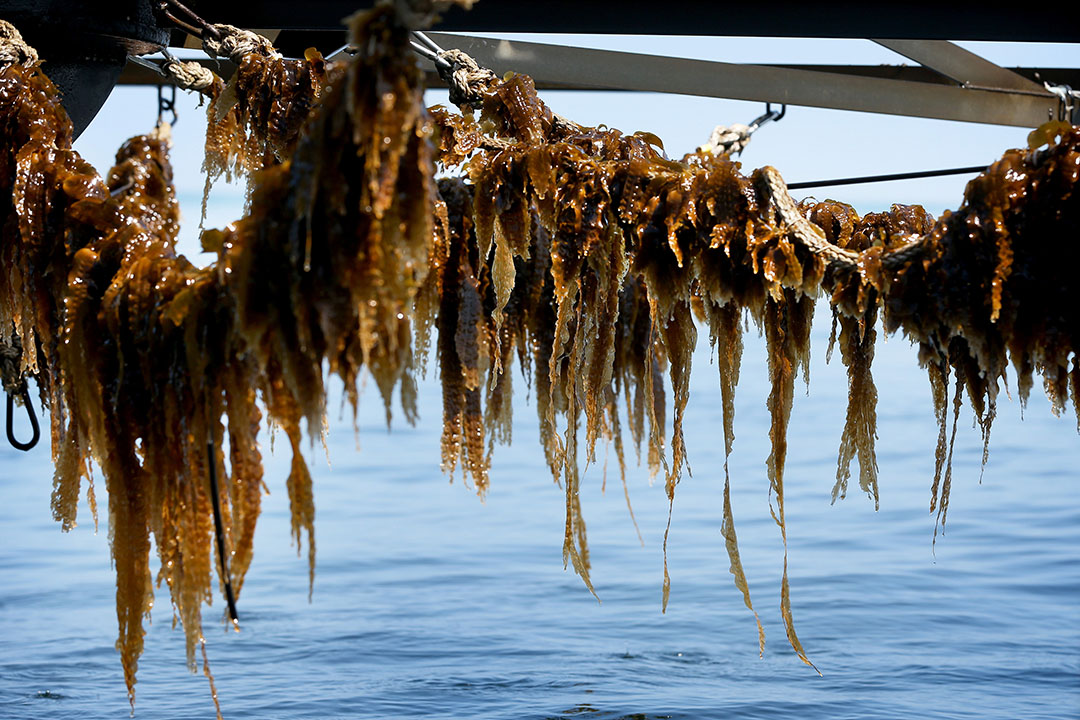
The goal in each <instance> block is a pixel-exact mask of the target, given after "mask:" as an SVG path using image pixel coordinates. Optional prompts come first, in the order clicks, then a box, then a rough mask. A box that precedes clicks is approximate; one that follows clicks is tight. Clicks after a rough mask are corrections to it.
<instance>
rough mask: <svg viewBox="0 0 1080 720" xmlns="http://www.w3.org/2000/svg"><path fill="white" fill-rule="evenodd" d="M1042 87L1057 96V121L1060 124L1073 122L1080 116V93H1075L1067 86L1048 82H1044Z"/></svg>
mask: <svg viewBox="0 0 1080 720" xmlns="http://www.w3.org/2000/svg"><path fill="white" fill-rule="evenodd" d="M1043 87H1045V88H1046V89H1047V91H1048V92H1050V93H1052V94H1053V95H1056V96H1057V99H1058V117H1057V119H1058V120H1059V121H1062V122H1070V123H1071V122H1075V121H1076V119H1077V115H1078V114H1080V92H1076V91H1075V90H1073V89H1072V87H1070V86H1069V85H1054V84H1051V83H1049V82H1044V83H1043Z"/></svg>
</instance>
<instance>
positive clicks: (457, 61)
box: [435, 49, 499, 107]
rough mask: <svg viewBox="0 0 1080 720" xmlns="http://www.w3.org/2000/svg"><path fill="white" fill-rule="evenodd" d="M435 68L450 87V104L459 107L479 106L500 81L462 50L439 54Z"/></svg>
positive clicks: (445, 51) (446, 51)
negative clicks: (492, 87)
mask: <svg viewBox="0 0 1080 720" xmlns="http://www.w3.org/2000/svg"><path fill="white" fill-rule="evenodd" d="M435 67H436V69H437V70H438V71H439V77H441V78H442V79H443V81H444V82H446V84H447V85H449V86H450V102H452V103H454V104H455V105H457V106H458V107H461V106H462V105H464V104H470V105H476V104H479V103H480V102H481V101H482V100H483V99H484V91H485V90H487V89H488V88H489V87H491V85H493V84H495V83H497V82H498V81H499V76H498V75H496V74H495V73H494V72H492V71H491V70H488V69H487V68H485V67H481V66H480V64H479V63H477V62H476V61H475V60H473V59H472V58H471V57H470V56H469V55H468V54H467V53H466V52H464V51H462V50H457V49H452V50H444V51H443V52H441V53H439V61H438V62H436V63H435Z"/></svg>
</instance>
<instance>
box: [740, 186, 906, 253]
mask: <svg viewBox="0 0 1080 720" xmlns="http://www.w3.org/2000/svg"><path fill="white" fill-rule="evenodd" d="M755 179H756V180H757V181H758V189H759V190H760V191H763V193H764V195H765V196H766V197H767V198H768V200H769V201H770V203H771V204H772V206H773V208H774V209H775V210H776V214H777V216H778V217H779V218H780V220H781V221H782V222H783V223H784V225H785V226H786V227H787V230H788V233H790V235H791V237H793V238H794V239H795V240H797V241H798V242H799V243H801V244H802V245H803V247H805V248H806V249H807V250H809V251H810V252H811V253H813V254H814V255H819V256H821V257H822V258H824V259H825V261H826V262H827V263H828V264H829V265H833V266H835V267H836V268H838V269H844V270H857V269H858V267H859V253H857V252H853V251H851V250H845V249H844V248H840V247H837V246H836V245H833V244H832V243H830V242H829V241H828V240H826V239H825V233H824V232H822V230H821V228H819V227H818V226H817V225H814V224H813V223H812V222H810V221H809V220H807V219H806V218H805V217H803V214H802V213H801V212H799V207H798V205H797V204H796V203H795V200H793V199H792V197H791V194H790V193H789V192H788V188H787V183H785V182H784V178H782V177H781V176H780V172H779V171H778V170H777V169H776V168H774V167H772V166H770V165H766V166H765V167H763V168H761V169H760V170H758V171H757V173H755ZM924 240H925V238H924V237H923V238H919V239H917V240H915V241H914V242H911V243H909V244H907V245H904V246H902V247H899V248H896V249H895V250H892V251H886V252H885V253H883V254H882V256H881V264H882V267H884V268H885V269H886V270H889V271H893V270H899V269H900V268H902V267H904V266H905V265H907V264H908V263H910V262H911V261H912V260H915V259H916V258H918V257H919V256H920V255H922V252H923V241H924Z"/></svg>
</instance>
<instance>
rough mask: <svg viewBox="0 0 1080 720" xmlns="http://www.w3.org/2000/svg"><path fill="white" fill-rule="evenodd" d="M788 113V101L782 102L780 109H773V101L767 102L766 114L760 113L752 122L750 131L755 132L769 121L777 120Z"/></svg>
mask: <svg viewBox="0 0 1080 720" xmlns="http://www.w3.org/2000/svg"><path fill="white" fill-rule="evenodd" d="M784 115H787V103H781V104H780V109H779V110H773V109H772V103H765V114H764V115H760V116H758V117H756V118H754V120H753V121H752V122H751V123H750V125H749V132H750V133H753V132H755V131H756V130H757V129H758V128H760V127H761V126H762V125H764V124H765V123H767V122H776V121H777V120H779V119H781V118H782V117H784Z"/></svg>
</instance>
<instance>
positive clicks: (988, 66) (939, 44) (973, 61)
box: [874, 39, 1043, 92]
mask: <svg viewBox="0 0 1080 720" xmlns="http://www.w3.org/2000/svg"><path fill="white" fill-rule="evenodd" d="M874 42H876V43H877V44H878V45H881V46H882V47H886V48H888V49H889V50H892V51H893V52H896V53H899V54H901V55H903V56H904V57H906V58H908V59H910V60H914V61H915V62H917V63H919V64H920V65H925V66H926V67H928V68H930V69H931V70H934V71H935V72H939V73H941V74H942V75H944V76H945V77H948V78H952V79H953V80H955V81H956V82H958V83H960V84H961V85H965V86H977V87H984V88H999V89H1003V90H1022V91H1027V92H1042V91H1043V86H1042V85H1041V84H1039V83H1034V82H1032V81H1030V80H1028V79H1027V78H1025V77H1022V76H1020V75H1017V74H1016V73H1014V72H1011V71H1009V70H1006V69H1005V68H1003V67H1001V66H999V65H995V64H994V63H992V62H990V61H989V60H987V59H986V58H984V57H982V56H980V55H976V54H975V53H973V52H970V51H969V50H965V49H964V48H962V47H960V46H959V45H955V44H953V43H951V42H949V41H947V40H885V39H880V40H874Z"/></svg>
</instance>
